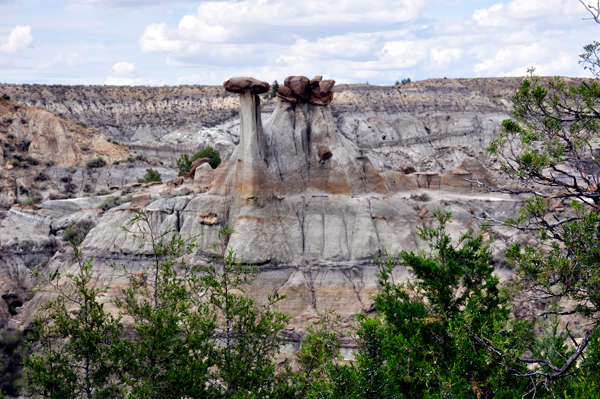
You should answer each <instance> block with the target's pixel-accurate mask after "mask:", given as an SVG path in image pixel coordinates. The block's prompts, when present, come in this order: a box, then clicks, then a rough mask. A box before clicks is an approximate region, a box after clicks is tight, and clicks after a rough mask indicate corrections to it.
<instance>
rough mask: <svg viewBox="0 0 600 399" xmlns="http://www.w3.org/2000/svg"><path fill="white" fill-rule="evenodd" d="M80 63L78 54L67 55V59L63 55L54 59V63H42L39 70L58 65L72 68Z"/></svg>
mask: <svg viewBox="0 0 600 399" xmlns="http://www.w3.org/2000/svg"><path fill="white" fill-rule="evenodd" d="M78 63H79V54H77V53H69V54H67V56H66V57H64V56H63V55H62V54H59V55H57V56H56V57H54V59H53V60H52V61H49V62H42V63H41V64H40V65H39V66H38V68H39V69H48V68H50V67H52V66H54V65H58V64H66V65H68V66H70V67H74V66H76V65H77V64H78Z"/></svg>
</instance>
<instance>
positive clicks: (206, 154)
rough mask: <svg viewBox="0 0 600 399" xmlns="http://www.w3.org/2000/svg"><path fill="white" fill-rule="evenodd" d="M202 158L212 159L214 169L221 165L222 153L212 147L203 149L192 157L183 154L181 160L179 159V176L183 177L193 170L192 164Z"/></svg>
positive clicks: (211, 164) (211, 163)
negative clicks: (185, 173)
mask: <svg viewBox="0 0 600 399" xmlns="http://www.w3.org/2000/svg"><path fill="white" fill-rule="evenodd" d="M200 158H210V166H211V168H213V169H215V168H216V167H217V166H219V165H220V164H221V153H220V152H219V151H218V150H215V149H214V148H212V147H211V146H206V147H202V148H200V150H198V151H197V152H196V153H194V154H193V155H192V156H191V157H190V156H189V155H188V154H182V155H181V156H180V157H179V159H177V169H179V176H183V173H184V172H189V171H190V169H191V168H192V163H194V161H195V160H196V159H200Z"/></svg>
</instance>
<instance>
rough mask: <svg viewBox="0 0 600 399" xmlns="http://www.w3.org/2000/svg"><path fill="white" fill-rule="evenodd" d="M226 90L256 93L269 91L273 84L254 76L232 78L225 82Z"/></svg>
mask: <svg viewBox="0 0 600 399" xmlns="http://www.w3.org/2000/svg"><path fill="white" fill-rule="evenodd" d="M223 86H224V87H225V90H227V91H229V92H231V93H244V92H251V93H254V94H262V93H267V92H268V91H269V90H270V89H271V86H269V84H268V83H267V82H263V81H261V80H258V79H254V78H246V77H241V78H231V79H229V80H227V81H226V82H224V83H223Z"/></svg>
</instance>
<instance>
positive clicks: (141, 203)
mask: <svg viewBox="0 0 600 399" xmlns="http://www.w3.org/2000/svg"><path fill="white" fill-rule="evenodd" d="M150 201H152V197H151V196H150V194H141V195H136V196H135V197H133V198H132V199H131V202H130V203H129V206H128V207H127V210H130V211H132V210H134V211H135V210H139V209H142V208H143V207H145V206H146V205H148V204H149V203H150Z"/></svg>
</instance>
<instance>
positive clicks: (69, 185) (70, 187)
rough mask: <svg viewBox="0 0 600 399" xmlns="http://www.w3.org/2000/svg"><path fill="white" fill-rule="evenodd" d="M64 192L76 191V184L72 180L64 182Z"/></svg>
mask: <svg viewBox="0 0 600 399" xmlns="http://www.w3.org/2000/svg"><path fill="white" fill-rule="evenodd" d="M65 192H67V193H76V192H77V184H75V183H73V182H68V183H67V184H65Z"/></svg>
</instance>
